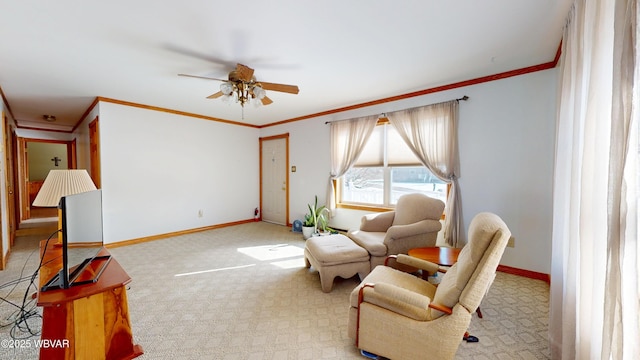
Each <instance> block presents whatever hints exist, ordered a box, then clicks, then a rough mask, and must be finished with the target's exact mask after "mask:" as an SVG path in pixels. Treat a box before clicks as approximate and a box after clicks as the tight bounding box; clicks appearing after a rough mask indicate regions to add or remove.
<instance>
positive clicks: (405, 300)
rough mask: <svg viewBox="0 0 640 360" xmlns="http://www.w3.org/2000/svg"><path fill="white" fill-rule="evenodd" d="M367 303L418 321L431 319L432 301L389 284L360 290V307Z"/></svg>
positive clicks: (368, 286)
mask: <svg viewBox="0 0 640 360" xmlns="http://www.w3.org/2000/svg"><path fill="white" fill-rule="evenodd" d="M362 302H367V303H370V304H374V305H376V306H379V307H382V308H385V309H387V310H390V311H393V312H395V313H397V314H400V315H403V316H406V317H409V318H412V319H414V320H418V321H427V320H428V319H429V310H428V307H429V304H430V303H431V299H429V298H428V297H427V296H424V295H421V294H418V293H414V292H413V291H410V290H407V289H404V288H401V287H398V286H395V285H392V284H388V283H382V282H380V283H376V284H366V285H365V286H363V287H362V288H360V293H359V296H358V307H360V303H362Z"/></svg>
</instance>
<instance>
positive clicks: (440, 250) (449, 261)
mask: <svg viewBox="0 0 640 360" xmlns="http://www.w3.org/2000/svg"><path fill="white" fill-rule="evenodd" d="M460 250H462V249H458V248H450V247H441V246H435V247H422V248H415V249H411V250H409V252H408V253H409V256H413V257H416V258H418V259H422V260H426V261H429V262H432V263H434V264H438V265H440V266H451V265H453V264H455V263H456V261H458V255H459V254H460Z"/></svg>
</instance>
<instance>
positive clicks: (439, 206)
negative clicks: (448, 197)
mask: <svg viewBox="0 0 640 360" xmlns="http://www.w3.org/2000/svg"><path fill="white" fill-rule="evenodd" d="M443 211H444V203H443V202H442V201H440V200H438V199H434V198H431V197H428V196H426V195H423V194H418V193H415V194H407V195H403V196H401V197H400V198H399V199H398V204H397V205H396V209H395V211H387V212H383V213H377V214H371V215H366V216H363V217H362V221H361V224H360V229H359V230H350V231H349V232H348V234H347V235H348V236H349V237H350V238H351V240H353V241H354V242H355V243H356V244H358V245H360V246H361V247H363V248H365V249H367V251H368V252H369V255H371V269H373V268H374V267H376V266H378V265H381V264H383V263H384V260H385V259H386V257H387V256H388V255H395V254H406V253H407V252H408V251H409V249H413V248H417V247H428V246H436V240H437V237H438V232H439V231H440V229H441V228H442V224H441V223H440V218H441V217H442V212H443Z"/></svg>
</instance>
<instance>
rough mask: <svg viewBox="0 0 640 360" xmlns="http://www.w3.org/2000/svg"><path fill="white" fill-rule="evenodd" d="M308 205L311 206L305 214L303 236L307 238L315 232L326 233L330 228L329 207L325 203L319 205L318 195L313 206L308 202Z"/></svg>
mask: <svg viewBox="0 0 640 360" xmlns="http://www.w3.org/2000/svg"><path fill="white" fill-rule="evenodd" d="M307 206H308V207H309V213H307V214H305V216H304V222H303V224H302V236H303V237H304V239H305V240H306V239H308V238H310V237H311V236H313V235H314V234H320V233H325V232H327V231H328V230H329V227H328V224H329V219H328V217H327V216H328V214H329V209H327V208H326V207H325V206H324V205H322V206H318V196H317V195H316V199H315V203H314V204H313V206H311V204H307Z"/></svg>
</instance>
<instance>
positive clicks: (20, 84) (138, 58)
mask: <svg viewBox="0 0 640 360" xmlns="http://www.w3.org/2000/svg"><path fill="white" fill-rule="evenodd" d="M571 1H572V0H484V1H475V0H466V1H465V0H459V1H442V0H441V1H435V0H413V1H410V0H407V1H398V0H377V1H372V0H351V1H344V0H340V1H339V0H324V1H300V0H274V1H265V0H260V1H258V0H245V1H212V0H182V1H180V2H173V1H171V2H170V1H157V0H156V1H151V0H137V1H130V0H129V1H125V0H110V1H86V0H59V1H48V0H36V1H34V0H31V1H29V0H25V1H3V2H2V3H1V4H0V88H1V89H2V91H3V93H4V95H5V98H6V101H7V103H8V106H9V109H10V110H11V113H12V114H13V116H14V117H15V119H16V121H17V123H18V125H19V126H22V127H32V126H37V127H40V128H56V129H62V130H65V129H66V130H68V129H70V128H71V127H72V126H73V125H75V124H76V123H77V122H78V121H79V120H80V118H81V116H82V115H83V114H84V113H85V112H86V111H87V110H88V108H89V107H90V105H91V103H92V102H93V101H94V100H95V98H96V97H97V96H100V97H105V98H110V99H115V100H122V101H127V102H133V103H137V104H142V105H148V106H156V107H161V108H167V109H171V110H177V111H184V112H188V113H193V114H198V115H204V116H209V117H215V118H220V119H225V120H232V121H238V122H245V123H249V124H254V125H264V124H269V123H273V122H277V121H281V120H288V119H292V118H296V117H300V116H305V115H309V114H314V113H318V112H322V111H328V110H333V109H336V108H340V107H344V106H349V105H355V104H360V103H363V102H367V101H372V100H378V99H381V98H386V97H389V96H394V95H401V94H405V93H409V92H413V91H418V90H424V89H428V88H432V87H435V86H440V85H446V84H451V83H454V82H458V81H464V80H470V79H474V78H478V77H482V76H487V75H493V74H497V73H501V72H505V71H509V70H515V69H520V68H524V67H528V66H533V65H539V64H542V63H546V62H549V61H552V60H553V59H554V57H555V55H556V51H557V50H558V45H559V44H560V40H561V35H562V27H563V25H564V23H565V18H566V15H567V13H568V11H569V7H570V5H571ZM236 62H240V63H243V64H245V65H247V66H250V67H252V68H254V69H255V76H256V77H257V79H258V80H262V81H267V82H275V83H284V84H293V85H298V86H299V88H300V93H299V94H298V95H291V94H286V93H278V92H274V91H267V96H269V97H270V98H271V99H272V100H273V101H274V103H273V104H271V105H268V106H263V107H259V108H255V107H254V106H253V105H249V106H245V109H244V119H243V117H242V116H243V112H242V111H241V107H240V105H239V104H235V103H231V104H230V103H224V102H222V101H221V100H220V99H216V100H209V99H206V96H208V95H211V94H212V93H215V92H217V91H218V90H219V85H220V82H218V81H212V80H202V79H194V78H186V77H179V76H177V74H178V73H188V74H193V75H200V76H208V77H215V78H226V77H227V73H228V72H229V71H230V70H231V69H233V68H234V66H235V63H236ZM224 63H226V65H225V64H224ZM44 114H51V115H55V116H56V117H57V121H56V122H55V123H44V122H43V121H42V115H44Z"/></svg>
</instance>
